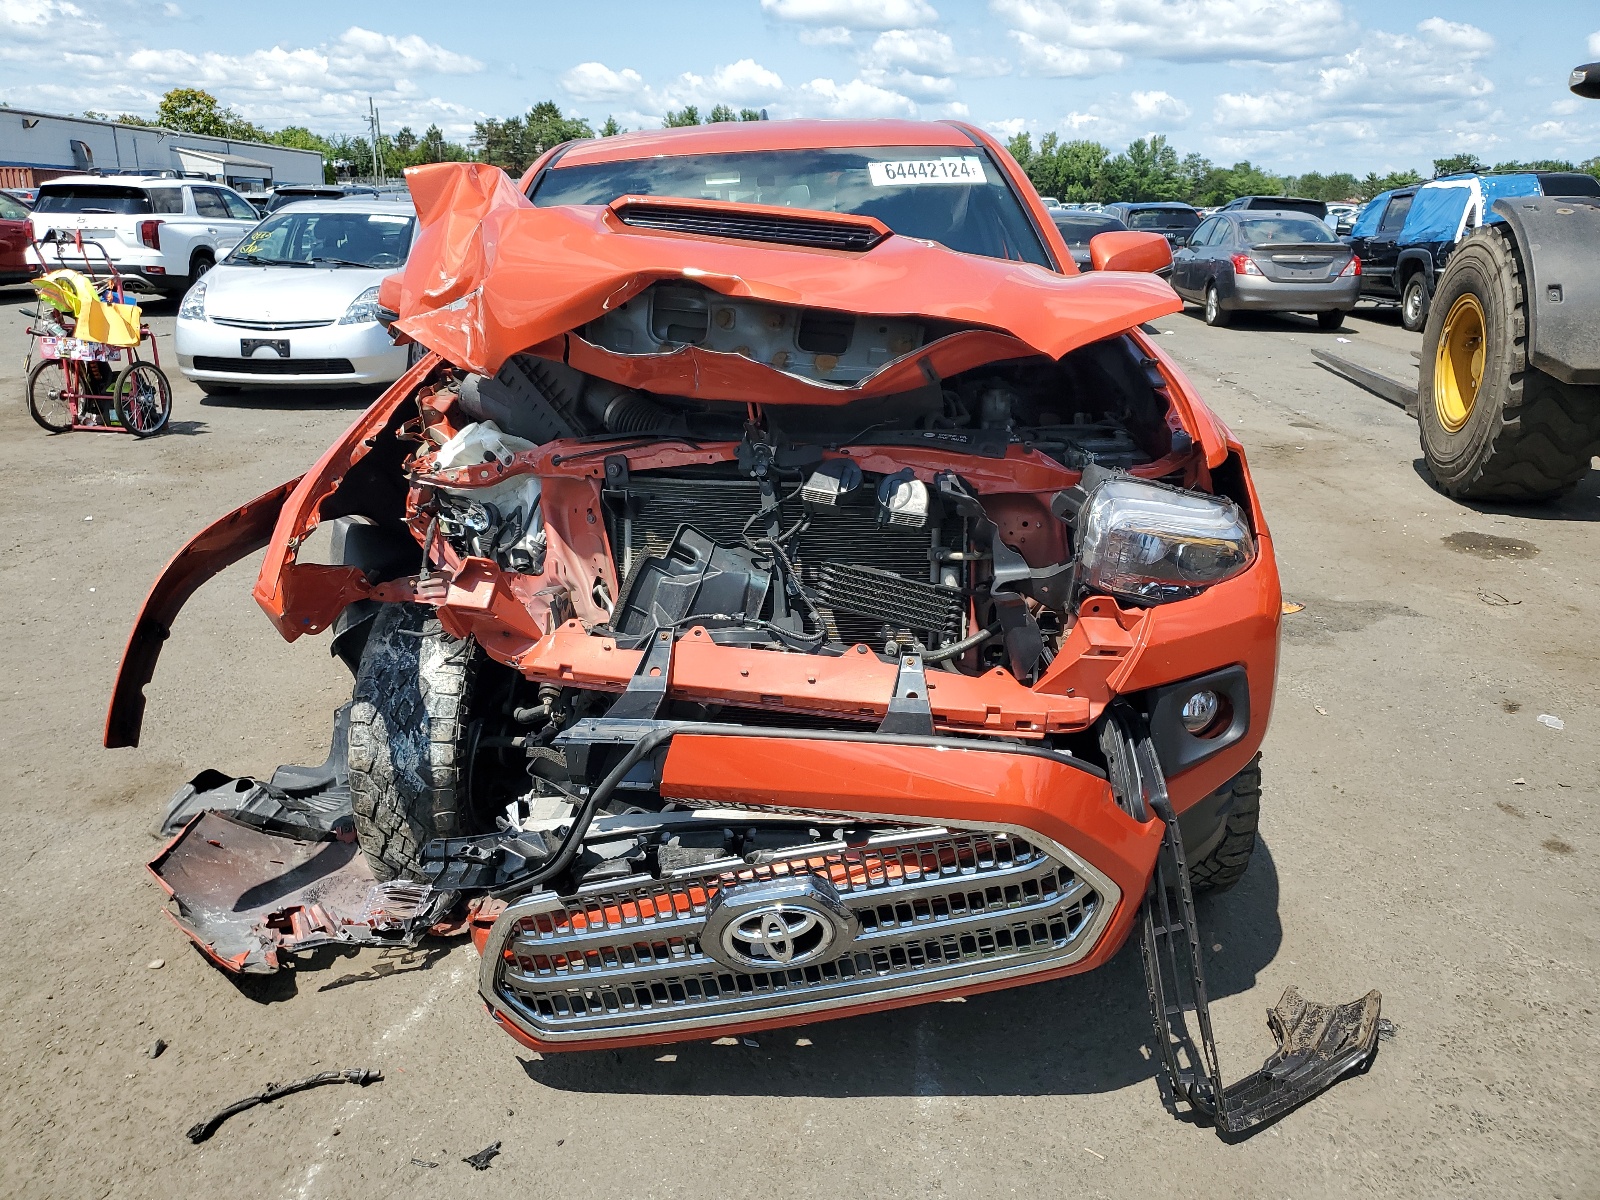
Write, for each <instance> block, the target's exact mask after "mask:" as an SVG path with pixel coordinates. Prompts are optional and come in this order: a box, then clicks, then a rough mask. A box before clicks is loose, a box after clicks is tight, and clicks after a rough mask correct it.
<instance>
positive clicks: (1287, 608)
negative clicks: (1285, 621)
mask: <svg viewBox="0 0 1600 1200" xmlns="http://www.w3.org/2000/svg"><path fill="white" fill-rule="evenodd" d="M1305 610H1306V606H1305V605H1304V604H1301V603H1299V602H1298V601H1295V600H1285V601H1284V602H1283V615H1284V616H1286V617H1287V616H1292V615H1293V614H1295V613H1297V612H1305Z"/></svg>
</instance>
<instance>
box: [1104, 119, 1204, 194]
mask: <svg viewBox="0 0 1600 1200" xmlns="http://www.w3.org/2000/svg"><path fill="white" fill-rule="evenodd" d="M1104 178H1105V181H1106V186H1107V188H1108V189H1109V191H1110V193H1111V194H1112V197H1113V198H1114V199H1117V200H1179V199H1182V197H1183V195H1184V191H1185V188H1184V179H1183V173H1182V170H1181V163H1180V162H1179V159H1178V152H1177V151H1176V150H1174V149H1173V148H1172V146H1171V145H1170V144H1169V143H1168V142H1167V137H1166V135H1165V134H1162V133H1158V134H1156V135H1155V136H1153V137H1151V138H1149V139H1148V140H1147V139H1145V138H1139V139H1137V140H1136V141H1134V142H1131V143H1130V144H1129V146H1128V148H1127V149H1126V150H1124V151H1123V152H1122V153H1121V154H1119V155H1117V156H1116V157H1115V158H1113V159H1112V160H1111V161H1110V162H1108V163H1106V165H1105V174H1104Z"/></svg>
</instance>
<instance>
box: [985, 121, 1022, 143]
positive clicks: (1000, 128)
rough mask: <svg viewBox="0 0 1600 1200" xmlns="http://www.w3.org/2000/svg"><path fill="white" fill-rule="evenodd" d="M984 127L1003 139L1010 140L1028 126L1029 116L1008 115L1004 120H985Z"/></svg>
mask: <svg viewBox="0 0 1600 1200" xmlns="http://www.w3.org/2000/svg"><path fill="white" fill-rule="evenodd" d="M983 127H984V128H985V129H987V130H988V131H989V132H990V133H992V134H994V135H995V137H997V138H1000V139H1001V140H1002V141H1009V140H1010V139H1011V138H1014V137H1016V136H1017V134H1019V133H1021V132H1022V131H1023V130H1025V129H1026V128H1027V127H1028V118H1026V117H1007V118H1006V119H1005V120H1003V121H988V122H985V124H984V126H983Z"/></svg>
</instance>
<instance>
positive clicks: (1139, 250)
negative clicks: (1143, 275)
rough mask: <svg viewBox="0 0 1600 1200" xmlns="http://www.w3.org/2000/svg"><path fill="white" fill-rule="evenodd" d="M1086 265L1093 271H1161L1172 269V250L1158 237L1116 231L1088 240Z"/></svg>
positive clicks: (1153, 234)
mask: <svg viewBox="0 0 1600 1200" xmlns="http://www.w3.org/2000/svg"><path fill="white" fill-rule="evenodd" d="M1089 261H1090V262H1091V263H1093V264H1094V269H1095V270H1096V271H1148V272H1155V271H1164V270H1166V269H1167V268H1168V267H1170V266H1172V247H1171V246H1170V245H1168V244H1167V239H1166V238H1164V237H1162V236H1161V235H1160V234H1159V233H1141V232H1139V231H1137V230H1132V229H1125V230H1124V229H1119V230H1115V231H1113V232H1111V233H1097V234H1095V235H1094V237H1092V238H1090V239H1089Z"/></svg>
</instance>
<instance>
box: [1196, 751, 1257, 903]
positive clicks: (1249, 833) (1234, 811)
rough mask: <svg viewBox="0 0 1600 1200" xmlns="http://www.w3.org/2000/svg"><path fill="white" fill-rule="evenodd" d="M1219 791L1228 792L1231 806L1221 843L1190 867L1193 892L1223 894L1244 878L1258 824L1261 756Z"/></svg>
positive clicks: (1254, 846) (1253, 759)
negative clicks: (1231, 802) (1230, 796)
mask: <svg viewBox="0 0 1600 1200" xmlns="http://www.w3.org/2000/svg"><path fill="white" fill-rule="evenodd" d="M1218 791H1222V792H1227V791H1231V792H1232V793H1233V805H1232V807H1231V808H1230V809H1229V810H1228V816H1227V818H1226V822H1225V823H1226V826H1227V831H1226V832H1225V833H1224V834H1223V835H1222V840H1221V841H1220V842H1218V843H1217V845H1216V847H1215V848H1214V849H1213V850H1212V851H1211V853H1210V854H1208V855H1206V856H1205V857H1204V858H1202V859H1200V860H1199V861H1198V862H1192V863H1190V864H1189V886H1190V888H1191V889H1192V890H1193V891H1195V892H1225V891H1227V890H1228V889H1229V888H1231V887H1232V886H1233V885H1234V884H1236V883H1238V882H1239V880H1241V879H1243V878H1244V873H1245V871H1246V870H1247V869H1248V868H1249V866H1250V855H1251V854H1252V853H1254V852H1255V848H1256V826H1257V825H1258V824H1259V823H1260V821H1261V756H1260V755H1259V754H1258V755H1256V756H1255V757H1254V758H1252V759H1251V760H1250V762H1249V764H1248V765H1247V766H1246V767H1245V768H1244V770H1242V771H1240V772H1239V773H1238V774H1237V775H1235V776H1234V777H1233V778H1232V779H1230V780H1229V781H1228V782H1227V783H1225V784H1223V786H1222V787H1221V788H1219V789H1218Z"/></svg>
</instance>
